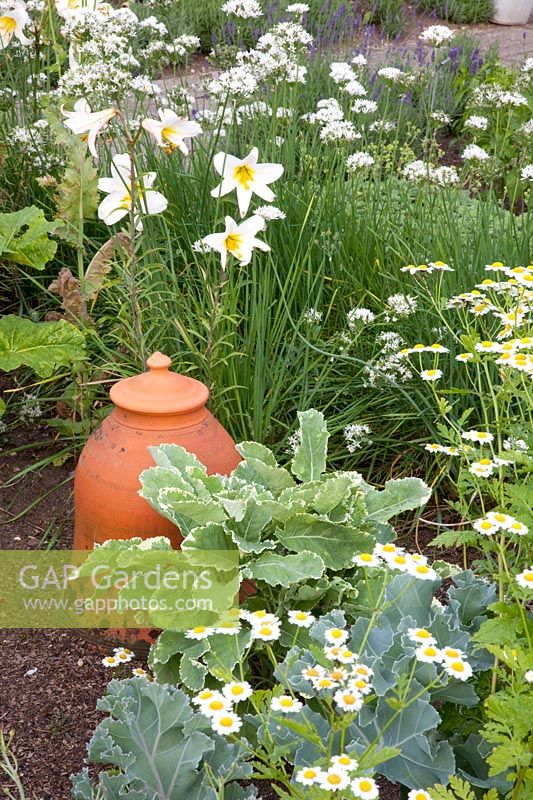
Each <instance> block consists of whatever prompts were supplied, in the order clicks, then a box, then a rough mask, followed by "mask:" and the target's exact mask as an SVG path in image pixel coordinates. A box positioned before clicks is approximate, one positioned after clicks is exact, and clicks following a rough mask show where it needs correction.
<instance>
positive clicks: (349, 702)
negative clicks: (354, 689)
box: [342, 694, 355, 706]
mask: <svg viewBox="0 0 533 800" xmlns="http://www.w3.org/2000/svg"><path fill="white" fill-rule="evenodd" d="M342 699H343V700H344V702H345V703H346V705H347V706H353V704H354V703H355V695H353V694H345V695H343V698H342Z"/></svg>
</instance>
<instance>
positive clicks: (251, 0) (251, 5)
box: [222, 0, 263, 19]
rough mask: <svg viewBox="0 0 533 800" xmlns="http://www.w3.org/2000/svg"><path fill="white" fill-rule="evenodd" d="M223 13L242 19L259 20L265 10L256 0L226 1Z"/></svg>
mask: <svg viewBox="0 0 533 800" xmlns="http://www.w3.org/2000/svg"><path fill="white" fill-rule="evenodd" d="M222 11H223V12H224V13H225V14H233V15H234V16H236V17H240V18H241V19H257V17H262V16H263V9H262V8H261V6H260V5H259V3H258V2H257V1H256V0H226V2H225V3H224V5H223V6H222Z"/></svg>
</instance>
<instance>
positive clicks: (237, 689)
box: [231, 686, 244, 695]
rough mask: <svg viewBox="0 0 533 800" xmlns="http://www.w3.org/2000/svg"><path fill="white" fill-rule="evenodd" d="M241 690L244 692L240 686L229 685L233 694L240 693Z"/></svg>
mask: <svg viewBox="0 0 533 800" xmlns="http://www.w3.org/2000/svg"><path fill="white" fill-rule="evenodd" d="M243 692H244V689H243V688H242V686H232V687H231V693H232V694H234V695H239V694H242V693H243Z"/></svg>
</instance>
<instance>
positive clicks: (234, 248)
mask: <svg viewBox="0 0 533 800" xmlns="http://www.w3.org/2000/svg"><path fill="white" fill-rule="evenodd" d="M224 247H225V248H226V250H229V252H230V253H234V254H235V255H236V256H237V258H238V257H239V253H240V249H241V247H242V236H239V234H238V233H230V235H229V236H226V238H225V239H224ZM257 616H263V615H257Z"/></svg>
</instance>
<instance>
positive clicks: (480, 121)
mask: <svg viewBox="0 0 533 800" xmlns="http://www.w3.org/2000/svg"><path fill="white" fill-rule="evenodd" d="M464 126H465V128H471V129H473V130H476V131H486V130H487V128H488V127H489V121H488V119H487V117H483V116H481V115H480V114H471V115H470V116H469V117H468V119H466V120H465V125H464Z"/></svg>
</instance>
